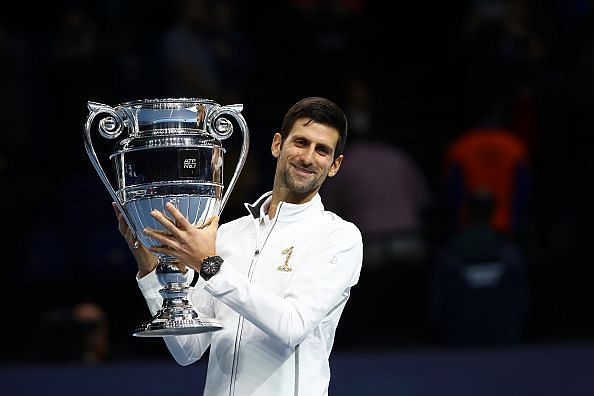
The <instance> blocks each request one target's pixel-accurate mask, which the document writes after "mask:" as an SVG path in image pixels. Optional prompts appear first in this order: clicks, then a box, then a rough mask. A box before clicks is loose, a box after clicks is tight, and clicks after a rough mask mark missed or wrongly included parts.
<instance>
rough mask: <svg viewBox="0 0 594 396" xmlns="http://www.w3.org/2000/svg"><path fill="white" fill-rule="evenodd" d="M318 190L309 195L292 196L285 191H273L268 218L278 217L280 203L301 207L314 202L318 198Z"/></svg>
mask: <svg viewBox="0 0 594 396" xmlns="http://www.w3.org/2000/svg"><path fill="white" fill-rule="evenodd" d="M317 193H318V190H315V191H311V192H310V193H309V194H307V195H299V194H294V193H293V194H290V193H285V192H283V191H278V190H276V189H274V190H273V191H272V199H271V200H270V206H269V207H268V218H270V219H272V218H274V216H275V215H276V210H277V208H278V205H279V204H280V202H281V201H282V202H287V203H291V204H295V205H301V204H304V203H307V202H309V201H311V200H312V198H313V197H315V196H316V194H317Z"/></svg>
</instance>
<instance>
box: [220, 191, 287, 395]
mask: <svg viewBox="0 0 594 396" xmlns="http://www.w3.org/2000/svg"><path fill="white" fill-rule="evenodd" d="M282 206H283V203H282V202H280V204H279V205H278V208H277V209H276V216H275V217H274V223H272V226H271V227H270V231H268V234H267V235H266V239H264V243H262V246H261V247H260V248H258V246H257V243H256V251H255V252H254V257H253V258H252V262H251V263H250V268H249V270H248V280H249V281H250V283H251V281H252V276H253V274H254V270H255V268H256V263H257V262H258V258H259V257H260V253H262V250H264V246H265V245H266V242H267V241H268V237H269V236H270V234H272V231H273V230H274V227H275V226H276V223H277V221H278V217H279V215H280V210H281V208H282ZM258 227H260V225H259V224H258ZM243 321H244V319H243V316H241V315H240V316H239V321H238V322H237V331H236V333H235V345H234V347H233V364H232V366H231V381H230V382H229V396H233V395H234V394H235V383H236V377H237V361H238V360H239V346H240V343H241V334H242V332H243Z"/></svg>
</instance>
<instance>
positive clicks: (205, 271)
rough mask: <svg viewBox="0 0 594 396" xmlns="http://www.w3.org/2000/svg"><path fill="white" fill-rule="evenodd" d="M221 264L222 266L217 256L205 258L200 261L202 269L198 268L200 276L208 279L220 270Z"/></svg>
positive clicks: (220, 259)
mask: <svg viewBox="0 0 594 396" xmlns="http://www.w3.org/2000/svg"><path fill="white" fill-rule="evenodd" d="M221 264H223V259H222V258H221V257H218V256H212V257H207V258H205V259H204V260H203V261H202V268H200V273H201V274H202V275H206V276H205V278H210V277H211V276H213V275H214V274H216V273H217V272H219V269H220V268H221Z"/></svg>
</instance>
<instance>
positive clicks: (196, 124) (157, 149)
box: [84, 98, 249, 337]
mask: <svg viewBox="0 0 594 396" xmlns="http://www.w3.org/2000/svg"><path fill="white" fill-rule="evenodd" d="M88 108H89V111H90V113H89V116H88V118H87V122H86V124H85V131H84V142H85V148H86V150H87V154H88V155H89V158H90V160H91V163H92V164H93V166H94V167H95V169H96V171H97V173H98V174H99V177H100V178H101V180H102V181H103V184H105V187H106V188H107V191H108V192H109V194H110V195H111V197H112V199H113V201H114V202H115V204H116V205H117V206H118V208H119V209H120V212H121V213H122V214H123V217H124V219H125V220H126V222H127V223H128V226H129V227H130V229H131V230H132V232H133V233H134V235H135V237H136V238H137V240H138V241H139V242H140V243H142V244H143V245H144V246H146V247H150V246H156V245H160V243H159V242H158V241H156V240H154V239H152V238H149V237H147V236H146V235H144V233H143V232H142V230H143V229H144V228H153V229H157V230H161V231H165V232H167V230H166V229H165V227H163V226H162V225H161V224H160V223H159V222H157V221H156V220H155V219H154V218H153V217H152V216H151V215H150V212H151V210H152V209H157V210H159V211H161V212H162V213H167V212H166V211H165V204H166V203H167V202H171V203H173V204H174V205H175V207H176V208H177V209H178V210H179V211H180V212H181V213H182V214H184V215H185V216H186V218H187V219H188V221H189V222H190V223H192V224H193V225H194V226H196V227H200V226H202V225H203V224H204V223H205V222H206V221H207V220H208V219H210V218H211V217H212V216H214V215H220V213H221V212H222V210H223V208H224V207H225V203H226V202H227V200H228V198H229V194H230V192H231V191H232V190H233V187H234V186H235V183H236V182H237V178H238V177H239V173H240V172H241V169H242V168H243V165H244V163H245V160H246V156H247V152H248V147H249V132H248V127H247V124H246V122H245V119H244V118H243V116H242V115H241V111H242V110H243V105H240V104H234V105H228V106H221V105H219V104H217V103H215V102H213V101H211V100H206V99H189V98H180V99H150V100H138V101H133V102H127V103H123V104H120V105H118V106H116V107H110V106H108V105H104V104H101V103H95V102H88ZM100 114H101V115H102V117H100V118H98V122H94V119H95V117H97V116H98V115H100ZM232 120H235V122H236V124H237V125H239V127H240V129H241V132H242V134H243V136H242V137H243V143H242V145H241V152H240V154H239V158H238V161H237V166H236V168H235V172H234V173H233V176H232V178H231V180H230V182H229V185H228V186H227V190H226V192H225V194H224V195H223V189H224V185H223V154H224V152H225V150H224V148H223V147H222V144H221V141H222V140H224V139H227V138H228V137H229V136H231V134H232V133H233V122H232ZM92 131H98V132H99V135H100V136H101V137H102V138H103V139H99V141H97V142H95V143H98V144H97V145H96V146H95V147H101V148H103V150H102V151H99V150H98V151H99V153H100V155H101V154H103V155H104V157H105V158H103V156H102V157H101V158H99V157H98V156H97V154H96V152H95V147H94V145H93V141H92V139H91V132H92ZM114 139H116V140H115V141H114ZM107 143H110V144H107ZM107 159H109V161H108V160H107ZM102 162H111V164H112V172H111V173H110V176H108V175H107V174H106V172H105V171H104V169H103V166H102ZM155 255H156V256H157V257H158V265H157V268H156V273H157V277H158V279H159V282H160V283H161V285H162V286H163V288H162V289H161V290H160V293H161V295H162V296H163V305H162V307H161V309H160V310H159V311H158V312H157V314H156V315H155V316H154V317H153V318H152V319H150V320H148V321H147V322H145V323H143V324H141V325H140V326H138V327H137V328H136V330H135V332H134V335H135V336H138V337H162V336H169V335H184V334H198V333H204V332H209V331H216V330H220V329H222V325H221V324H220V323H219V322H217V321H216V320H215V319H212V318H207V317H205V316H204V315H203V314H201V313H199V312H198V311H196V309H195V308H194V307H193V306H192V304H191V302H190V300H189V298H188V293H189V291H190V289H191V288H190V286H189V284H188V279H187V277H186V275H184V274H182V273H181V271H180V270H179V269H178V267H177V266H176V265H175V264H174V263H175V261H176V258H174V257H171V256H167V255H163V254H158V253H155Z"/></svg>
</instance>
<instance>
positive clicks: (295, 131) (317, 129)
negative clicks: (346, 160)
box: [287, 117, 340, 147]
mask: <svg viewBox="0 0 594 396" xmlns="http://www.w3.org/2000/svg"><path fill="white" fill-rule="evenodd" d="M287 137H288V138H294V137H304V138H307V139H309V140H315V141H316V143H324V144H327V145H329V146H330V147H336V144H337V143H338V139H339V137H340V134H339V133H338V131H337V130H336V129H335V128H333V127H331V126H330V125H326V124H322V123H319V122H316V121H314V120H312V119H311V118H307V117H302V118H298V119H297V120H295V123H294V124H293V127H292V128H291V130H290V131H289V134H288V135H287Z"/></svg>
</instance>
